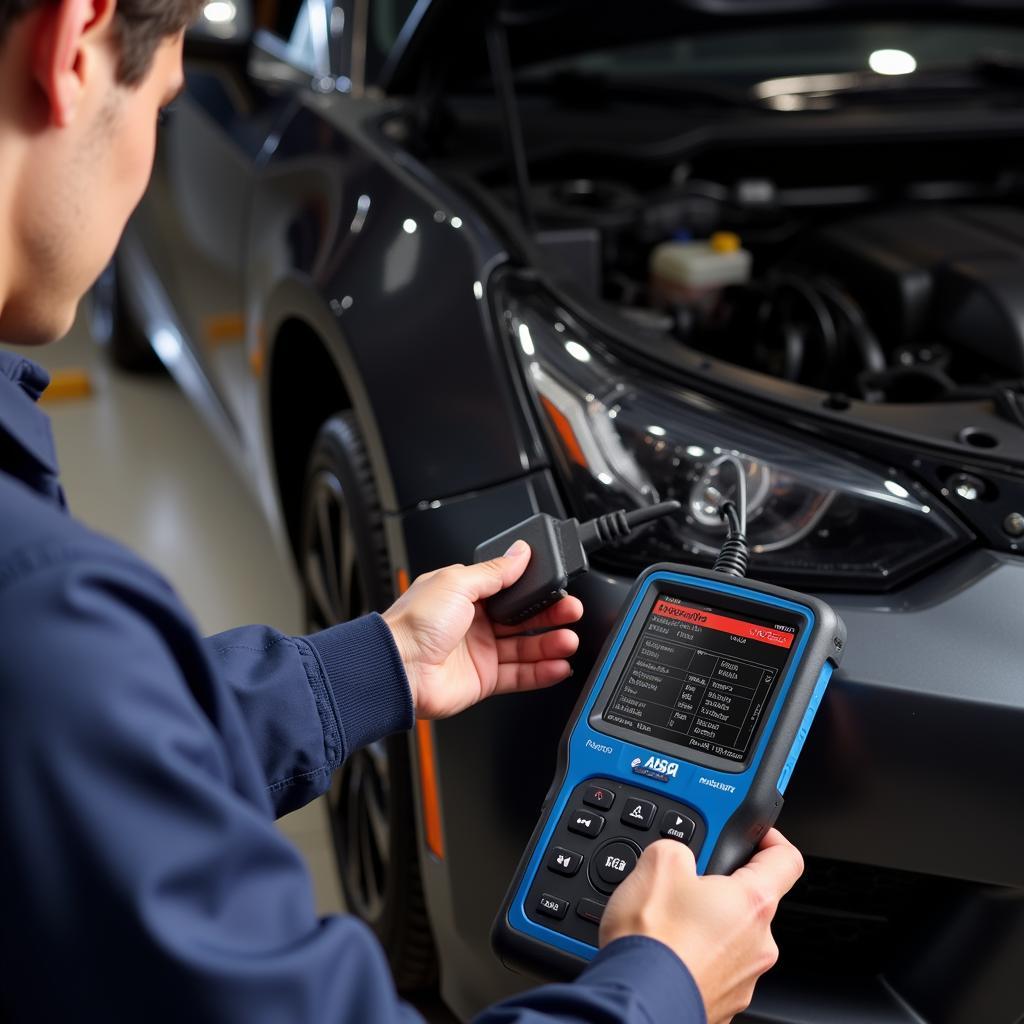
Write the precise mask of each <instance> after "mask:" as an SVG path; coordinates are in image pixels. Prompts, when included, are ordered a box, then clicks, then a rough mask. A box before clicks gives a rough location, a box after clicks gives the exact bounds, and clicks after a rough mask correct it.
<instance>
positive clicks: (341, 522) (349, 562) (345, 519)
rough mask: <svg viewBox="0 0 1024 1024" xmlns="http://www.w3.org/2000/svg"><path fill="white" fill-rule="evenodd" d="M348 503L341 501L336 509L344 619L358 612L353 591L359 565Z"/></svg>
mask: <svg viewBox="0 0 1024 1024" xmlns="http://www.w3.org/2000/svg"><path fill="white" fill-rule="evenodd" d="M349 514H350V513H349V510H348V505H347V504H346V503H345V502H344V501H342V502H341V503H340V506H339V509H338V591H339V593H340V595H341V604H340V606H339V611H341V612H342V613H343V614H344V616H345V619H346V620H348V619H351V618H353V617H354V616H356V615H357V614H358V608H359V606H358V605H357V604H355V602H354V601H353V598H354V597H355V594H354V593H353V591H354V589H355V581H356V580H357V579H358V578H359V565H358V563H357V562H356V545H355V537H354V536H353V534H352V527H351V523H350V522H349Z"/></svg>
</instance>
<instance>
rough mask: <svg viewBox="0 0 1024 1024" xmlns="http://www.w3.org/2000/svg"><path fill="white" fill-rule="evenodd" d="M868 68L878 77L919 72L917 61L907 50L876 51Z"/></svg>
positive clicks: (869, 58) (869, 60) (869, 59)
mask: <svg viewBox="0 0 1024 1024" xmlns="http://www.w3.org/2000/svg"><path fill="white" fill-rule="evenodd" d="M868 67H869V68H871V70H872V71H874V72H875V74H876V75H909V74H910V73H911V72H912V71H916V70H917V61H916V60H914V58H913V57H912V56H911V55H910V54H909V53H907V51H906V50H875V52H874V53H872V54H871V55H870V56H869V57H868Z"/></svg>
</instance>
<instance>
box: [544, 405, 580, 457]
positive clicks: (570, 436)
mask: <svg viewBox="0 0 1024 1024" xmlns="http://www.w3.org/2000/svg"><path fill="white" fill-rule="evenodd" d="M540 401H541V405H543V406H544V411H545V412H546V413H547V414H548V416H549V417H550V418H551V423H552V425H553V426H554V428H555V430H557V431H558V436H559V437H560V438H561V439H562V444H564V445H565V452H566V454H567V455H568V456H569V458H570V459H572V461H573V462H575V463H576V465H577V466H582V467H583V468H584V469H586V468H587V457H586V456H585V455H584V454H583V449H582V448H581V447H580V443H579V441H577V440H576V434H575V433H574V432H573V429H572V424H570V423H569V421H568V420H567V419H566V418H565V413H563V412H562V410H561V409H559V408H558V406H557V405H555V403H554V402H552V401H551V399H550V398H548V396H547V395H541V396H540Z"/></svg>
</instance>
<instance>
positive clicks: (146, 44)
mask: <svg viewBox="0 0 1024 1024" xmlns="http://www.w3.org/2000/svg"><path fill="white" fill-rule="evenodd" d="M52 2H54V0H0V42H2V41H3V38H4V36H5V35H6V34H7V30H8V29H9V28H10V26H11V25H13V24H14V22H15V21H17V20H18V18H20V17H21V16H22V15H25V14H28V12H29V11H32V10H34V9H35V8H37V7H42V6H43V4H44V3H52ZM202 3H203V0H117V10H116V12H115V14H114V23H115V27H116V30H117V34H118V42H119V44H120V47H121V60H120V63H119V65H118V69H117V77H118V79H119V80H120V81H121V82H122V83H124V84H125V85H136V84H138V83H139V82H141V81H142V79H143V78H145V77H146V73H147V72H148V71H149V68H150V65H151V64H152V62H153V54H154V53H156V48H157V47H158V46H159V45H160V43H161V42H163V40H165V39H166V38H167V37H168V36H173V35H174V34H175V33H177V32H180V31H181V30H182V29H183V28H185V27H186V26H188V25H189V24H190V23H191V22H192V20H193V19H194V18H195V17H196V15H197V14H198V13H199V9H200V7H201V6H202Z"/></svg>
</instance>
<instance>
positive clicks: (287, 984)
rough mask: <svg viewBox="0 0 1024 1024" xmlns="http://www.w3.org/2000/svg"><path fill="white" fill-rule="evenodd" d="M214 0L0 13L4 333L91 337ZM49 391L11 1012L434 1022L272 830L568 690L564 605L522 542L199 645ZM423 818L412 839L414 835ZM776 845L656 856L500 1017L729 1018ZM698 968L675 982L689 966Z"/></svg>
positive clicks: (1, 491) (89, 1017)
mask: <svg viewBox="0 0 1024 1024" xmlns="http://www.w3.org/2000/svg"><path fill="white" fill-rule="evenodd" d="M196 9H197V2H196V0H0V154H2V159H0V215H2V217H3V224H4V231H3V233H2V235H0V337H3V338H4V339H5V340H7V341H9V342H14V343H21V344H27V345H35V344H40V343H43V342H46V341H49V340H51V339H54V338H57V337H60V336H61V335H63V334H64V333H65V332H66V331H67V330H68V328H69V327H70V326H71V324H72V321H73V319H74V315H75V309H76V305H77V303H78V301H79V299H80V298H81V296H82V294H83V293H84V292H85V291H86V290H87V289H88V287H89V286H90V285H91V283H92V282H93V280H94V279H95V278H96V276H97V275H98V273H99V272H100V270H101V269H102V268H103V267H104V265H105V264H106V263H107V262H108V261H109V259H110V258H111V255H112V253H113V250H114V248H115V246H116V243H117V239H118V236H119V234H120V232H121V230H122V228H123V226H124V223H125V221H126V219H127V217H128V215H129V214H130V212H131V210H132V208H133V207H134V206H135V205H136V203H137V202H138V200H139V199H140V197H141V195H142V193H143V191H144V189H145V187H146V182H147V179H148V177H149V173H150V170H151V166H152V161H153V150H154V139H155V133H156V126H157V119H158V113H159V110H160V108H161V107H162V106H163V105H165V104H166V103H167V102H169V100H170V99H171V98H172V97H173V95H174V94H175V93H176V92H177V91H178V90H179V89H180V88H181V85H182V81H183V79H182V35H183V29H184V26H185V25H186V24H187V23H188V21H189V20H190V19H191V18H192V17H193V16H194V15H195V13H196ZM46 385H47V377H46V374H45V373H44V372H43V371H42V370H41V369H40V368H39V367H37V366H35V365H34V364H32V363H31V362H29V361H28V360H26V359H23V358H20V357H17V356H14V355H12V354H11V353H3V354H0V651H2V655H0V775H2V779H3V782H2V792H3V799H2V804H0V834H2V836H3V839H2V843H0V877H2V879H3V886H4V888H3V913H2V914H0V974H2V978H0V1018H4V1017H5V1016H6V1018H8V1019H13V1020H15V1021H33V1022H37V1024H38V1022H49V1021H68V1020H75V1021H87V1022H93V1021H96V1022H99V1021H102V1022H110V1024H118V1022H127V1021H147V1022H161V1021H175V1022H180V1021H197V1022H199V1021H211V1022H218V1024H230V1022H232V1021H238V1022H245V1024H260V1022H275V1024H283V1022H289V1024H304V1022H309V1024H313V1022H315V1024H328V1022H342V1021H349V1022H353V1024H355V1022H359V1024H365V1022H391V1021H399V1020H401V1021H410V1020H415V1019H418V1018H417V1015H416V1013H415V1011H414V1010H413V1009H412V1008H411V1007H409V1006H407V1005H405V1004H403V1003H402V1002H401V1001H400V1000H399V998H398V996H397V994H396V992H395V989H394V986H393V984H392V981H391V979H390V977H389V974H388V970H387V963H386V960H385V958H384V955H383V953H382V951H381V949H380V948H379V946H378V944H377V942H376V939H375V938H374V936H373V935H372V933H371V932H370V931H369V930H368V929H367V928H366V927H365V926H364V925H363V924H362V923H360V922H359V921H357V920H356V919H355V918H352V917H329V918H326V919H318V918H317V916H316V914H315V911H314V904H313V895H312V887H311V883H310V879H309V876H308V875H307V872H306V869H305V867H304V866H303V863H302V861H301V859H300V856H299V854H298V852H297V851H296V850H295V849H294V848H293V847H292V846H291V845H290V844H289V843H288V842H287V841H286V840H285V839H284V838H283V837H282V836H281V834H280V833H279V832H278V831H277V830H276V828H275V826H274V823H273V822H274V818H275V817H276V816H278V815H280V814H283V813H285V812H286V811H290V810H294V809H295V808H297V807H300V806H302V805H303V804H305V803H307V802H308V801H310V800H312V799H314V798H315V797H317V796H319V795H320V794H322V793H323V792H324V791H325V790H326V789H327V788H328V785H329V783H330V779H331V774H332V773H333V772H334V770H335V769H336V768H337V767H338V765H339V764H341V763H342V761H343V760H344V759H345V757H346V756H347V755H348V754H349V753H351V751H353V750H355V749H356V748H358V747H359V746H361V745H363V744H366V743H370V742H372V741H374V740H377V739H379V738H381V737H383V736H385V735H387V734H389V733H392V732H395V731H397V730H400V729H408V728H409V727H410V726H411V725H412V723H413V720H414V717H415V716H419V717H422V718H439V717H444V716H447V715H452V714H455V713H457V712H459V711H461V710H462V709H464V708H467V707H469V706H470V705H472V704H474V703H475V702H476V701H478V700H482V699H485V698H487V697H490V696H493V695H496V694H502V693H512V692H523V691H527V690H530V689H533V688H536V687H541V686H547V685H550V684H553V683H555V682H557V681H558V680H560V679H562V678H564V677H565V676H566V675H567V674H568V673H569V664H568V662H567V661H566V659H567V658H568V657H569V656H570V655H571V654H572V653H573V652H574V651H575V649H576V644H577V637H576V634H575V633H574V632H573V631H572V630H571V629H569V628H568V627H569V626H571V624H572V623H574V622H575V621H576V620H578V619H579V617H580V616H581V614H582V610H583V609H582V605H581V604H580V603H579V601H577V600H576V599H575V598H565V599H564V600H562V601H561V602H560V603H559V604H558V605H556V606H554V608H552V609H550V610H549V611H548V612H546V613H543V614H542V615H541V616H540V617H539V618H537V619H535V620H533V621H531V622H528V623H526V624H524V626H523V627H520V630H522V629H525V628H528V627H532V628H539V627H542V626H543V627H550V628H549V629H548V630H547V631H546V632H544V633H542V634H539V635H534V636H522V635H518V634H516V633H515V632H514V631H512V630H509V629H504V628H500V627H498V626H496V625H494V624H492V623H491V622H490V621H489V620H488V618H487V616H486V613H485V612H484V610H483V607H482V606H481V604H480V602H481V600H482V599H483V598H485V597H487V596H488V595H490V594H493V593H495V592H496V591H498V590H499V589H500V588H502V587H503V586H507V585H509V584H510V583H512V582H513V581H514V580H515V579H517V578H518V577H519V575H520V574H521V573H522V571H523V569H524V567H525V565H526V563H527V560H528V556H529V549H528V548H527V547H526V545H525V544H523V543H522V542H519V543H517V544H516V545H513V547H512V549H510V551H509V552H508V553H507V554H506V555H505V556H504V557H502V558H497V559H495V560H493V561H492V562H488V563H485V564H482V565H476V566H451V567H448V568H446V569H441V570H439V571H437V572H434V573H428V574H427V575H425V576H422V577H420V578H419V579H417V580H416V581H415V583H414V584H413V585H412V587H411V588H410V589H409V590H408V591H407V592H406V593H405V594H404V595H403V596H402V597H401V598H399V600H398V601H396V602H395V604H394V605H393V606H392V607H391V608H390V609H388V611H386V612H385V613H384V614H383V616H381V615H376V614H374V615H369V616H366V617H364V618H361V619H358V620H356V621H354V622H351V623H346V624H343V625H339V626H335V627H333V628H331V629H327V630H325V631H323V632H321V633H317V634H315V635H312V636H307V637H291V636H285V635H282V634H281V633H279V632H276V631H275V630H273V629H270V628H268V627H264V626H250V627H246V628H242V629H237V630H232V631H230V632H228V633H223V634H221V635H219V636H215V637H212V638H209V639H206V640H203V639H201V638H200V636H199V634H198V633H197V632H196V628H195V626H194V625H193V623H192V620H191V619H190V618H189V615H188V613H187V612H186V611H185V609H184V608H183V607H182V606H181V604H180V603H179V601H178V600H177V598H176V597H175V595H174V593H173V592H172V590H171V588H170V587H169V586H168V585H167V584H166V583H165V582H164V581H163V580H162V579H161V578H160V577H159V576H158V575H157V574H156V573H155V572H154V571H153V570H152V569H150V568H149V567H148V566H147V565H145V564H144V563H143V562H142V561H140V560H139V559H138V558H137V557H135V556H133V555H132V554H131V553H130V552H128V551H126V550H124V549H123V548H121V547H119V546H118V545H117V544H115V543H113V542H111V541H110V540H107V539H105V538H104V537H102V536H100V535H98V534H96V533H94V532H92V531H91V530H89V529H87V528H86V527H85V526H83V525H82V524H80V523H78V522H76V521H75V520H74V519H73V518H71V516H70V515H69V514H68V512H67V509H66V506H65V501H64V496H63V492H62V490H61V487H60V484H59V482H58V477H57V468H56V460H55V455H54V450H53V445H52V441H51V435H50V430H49V424H48V421H47V419H46V418H45V416H44V415H43V414H42V413H41V412H40V411H39V410H38V409H37V408H36V406H35V404H34V400H35V399H37V398H38V397H39V395H40V393H41V392H42V391H43V390H44V389H45V387H46ZM410 827H412V823H410ZM801 867H802V865H801V860H800V856H799V854H798V853H797V852H796V850H795V849H794V848H793V847H792V846H791V845H790V844H789V843H788V842H786V840H785V839H783V838H782V837H781V836H780V835H779V834H778V833H777V832H774V831H773V832H772V833H771V834H770V835H769V836H768V837H767V838H766V840H765V842H764V843H763V845H762V847H761V849H760V850H759V852H758V853H757V854H756V855H755V856H754V858H753V859H752V861H751V862H750V864H749V865H748V866H747V867H744V868H741V869H740V870H739V871H737V872H736V873H735V874H734V875H733V876H731V877H729V878H723V877H708V878H699V877H697V875H696V873H695V870H694V862H693V857H692V855H691V853H690V851H689V850H688V849H687V848H686V847H685V846H683V845H681V844H678V843H675V842H673V841H671V840H663V841H660V842H657V843H655V844H653V845H652V846H651V847H650V848H649V850H648V851H647V852H646V853H645V854H644V856H643V857H642V858H641V859H640V862H639V864H638V866H637V868H636V870H635V871H634V872H633V874H632V875H631V876H630V877H629V878H628V879H627V880H626V882H625V883H624V884H623V885H622V886H621V887H620V889H619V890H618V892H617V893H616V895H615V896H614V897H613V898H612V900H611V902H610V904H609V907H608V911H607V913H606V915H605V918H604V921H603V924H602V926H601V945H602V950H601V952H600V954H599V955H598V957H597V958H596V960H595V961H594V962H593V964H592V965H591V966H589V967H588V968H587V969H586V970H585V971H584V972H583V974H582V975H581V976H580V978H579V979H578V980H577V981H576V982H574V983H572V984H561V985H549V986H545V987H542V988H537V989H534V990H533V991H530V992H527V993H525V994H523V995H520V996H517V997H515V998H513V999H510V1000H508V1001H507V1002H505V1003H503V1004H501V1005H499V1006H496V1007H494V1008H492V1009H490V1010H488V1011H485V1012H484V1013H483V1015H482V1016H481V1018H480V1020H481V1021H486V1022H499V1021H501V1022H512V1021H520V1022H528V1021H529V1022H538V1024H539V1022H543V1021H595V1022H596V1021H601V1022H610V1021H643V1022H657V1021H666V1022H667V1021H673V1022H697V1021H703V1020H705V1019H706V1020H708V1021H710V1022H712V1024H717V1022H721V1021H727V1020H729V1019H730V1018H731V1017H732V1016H733V1015H734V1014H735V1013H737V1012H738V1011H739V1010H741V1009H742V1008H743V1007H744V1006H746V1004H747V1003H748V1002H749V1000H750V997H751V994H752V991H753V985H754V982H755V981H756V979H757V978H758V977H759V976H760V975H761V974H762V973H763V972H764V971H765V970H767V969H768V968H769V967H770V966H771V964H772V963H773V962H774V959H775V956H776V949H775V946H774V943H773V941H772V938H771V933H770V927H769V926H770V922H771V919H772V916H773V914H774V912H775V908H776V906H777V903H778V900H779V899H780V898H781V896H782V895H783V894H784V893H785V892H786V891H787V890H788V889H789V888H790V886H791V885H792V884H793V883H794V881H795V880H796V878H797V877H798V876H799V874H800V871H801ZM684 964H685V966H684Z"/></svg>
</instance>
